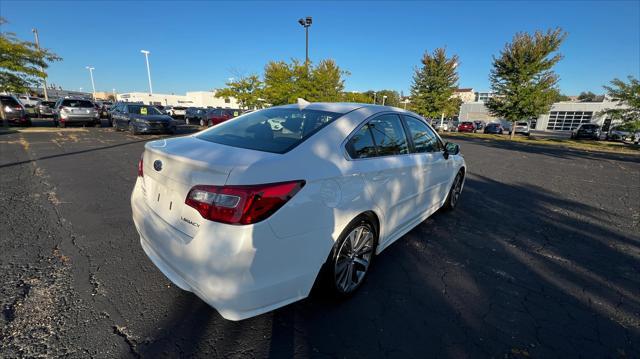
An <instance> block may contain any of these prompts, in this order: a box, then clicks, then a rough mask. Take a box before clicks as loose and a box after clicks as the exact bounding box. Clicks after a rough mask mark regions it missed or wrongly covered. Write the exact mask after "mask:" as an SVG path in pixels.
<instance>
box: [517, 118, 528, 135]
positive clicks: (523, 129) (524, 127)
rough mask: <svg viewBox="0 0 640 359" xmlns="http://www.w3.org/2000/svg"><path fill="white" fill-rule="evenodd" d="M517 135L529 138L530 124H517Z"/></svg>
mask: <svg viewBox="0 0 640 359" xmlns="http://www.w3.org/2000/svg"><path fill="white" fill-rule="evenodd" d="M515 133H516V134H520V135H525V136H529V122H526V121H520V122H516V130H515Z"/></svg>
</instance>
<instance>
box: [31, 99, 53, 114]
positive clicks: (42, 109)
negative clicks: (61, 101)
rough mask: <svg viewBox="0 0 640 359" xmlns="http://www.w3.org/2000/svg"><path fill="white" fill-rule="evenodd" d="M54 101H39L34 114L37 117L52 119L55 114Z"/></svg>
mask: <svg viewBox="0 0 640 359" xmlns="http://www.w3.org/2000/svg"><path fill="white" fill-rule="evenodd" d="M55 105H56V102H55V101H40V102H38V105H37V106H36V113H37V114H38V117H53V115H54V114H55V111H54V107H55Z"/></svg>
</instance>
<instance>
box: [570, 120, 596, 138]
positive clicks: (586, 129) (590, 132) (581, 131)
mask: <svg viewBox="0 0 640 359" xmlns="http://www.w3.org/2000/svg"><path fill="white" fill-rule="evenodd" d="M571 138H573V139H581V138H589V139H592V140H599V139H600V126H598V125H596V124H593V123H583V124H581V125H580V126H578V127H577V128H576V129H574V130H572V131H571Z"/></svg>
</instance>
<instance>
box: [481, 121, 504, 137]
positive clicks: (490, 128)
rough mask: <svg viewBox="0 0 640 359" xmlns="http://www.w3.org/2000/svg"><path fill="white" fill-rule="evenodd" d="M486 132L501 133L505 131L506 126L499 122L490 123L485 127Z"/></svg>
mask: <svg viewBox="0 0 640 359" xmlns="http://www.w3.org/2000/svg"><path fill="white" fill-rule="evenodd" d="M484 133H494V134H498V135H501V134H503V133H504V128H503V127H502V125H501V124H499V123H490V124H488V125H487V126H486V127H485V128H484Z"/></svg>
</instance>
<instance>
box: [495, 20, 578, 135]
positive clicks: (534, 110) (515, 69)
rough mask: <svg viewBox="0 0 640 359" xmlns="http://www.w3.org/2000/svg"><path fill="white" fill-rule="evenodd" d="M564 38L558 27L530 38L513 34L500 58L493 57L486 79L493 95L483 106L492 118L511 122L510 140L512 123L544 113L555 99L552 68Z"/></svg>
mask: <svg viewBox="0 0 640 359" xmlns="http://www.w3.org/2000/svg"><path fill="white" fill-rule="evenodd" d="M566 36H567V34H566V33H565V32H563V31H562V30H561V29H559V28H558V29H554V30H548V31H547V32H546V33H543V32H540V31H536V32H535V34H533V35H532V34H528V33H517V34H516V35H515V36H514V37H513V40H512V42H511V43H507V44H506V45H505V48H504V49H503V50H502V51H501V53H500V56H499V57H498V58H496V57H495V56H494V58H493V69H492V70H491V74H490V76H489V80H490V82H491V88H492V90H493V91H494V92H495V93H496V96H494V97H492V98H490V99H489V101H487V102H486V103H485V106H487V108H488V109H489V112H490V113H491V114H492V115H494V116H497V117H501V118H504V119H506V120H507V121H510V122H511V123H512V126H511V138H513V135H514V131H515V122H516V121H519V120H529V119H531V118H537V117H538V116H540V115H541V114H543V113H546V112H548V111H549V110H550V108H551V105H552V104H553V102H554V100H555V99H556V96H557V94H558V89H557V87H556V86H557V83H558V75H556V74H555V73H554V72H553V70H552V68H553V66H554V65H555V64H556V63H557V62H558V61H560V60H561V59H562V55H561V54H559V53H557V51H558V49H559V48H560V45H561V44H562V42H563V41H564V39H565V38H566ZM554 53H555V54H554Z"/></svg>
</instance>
